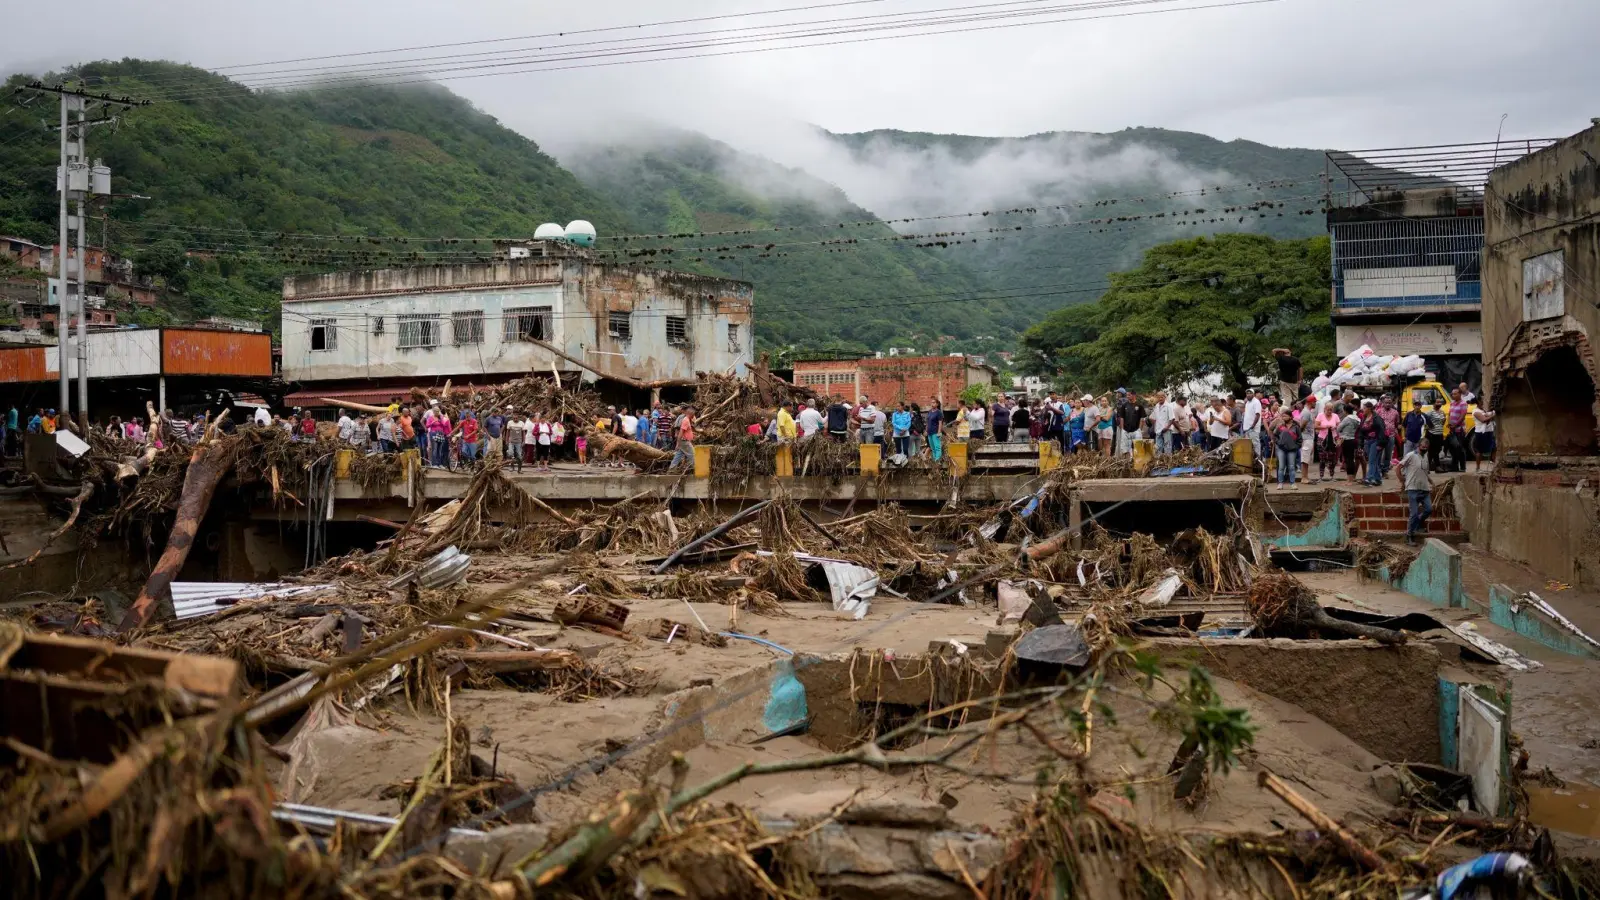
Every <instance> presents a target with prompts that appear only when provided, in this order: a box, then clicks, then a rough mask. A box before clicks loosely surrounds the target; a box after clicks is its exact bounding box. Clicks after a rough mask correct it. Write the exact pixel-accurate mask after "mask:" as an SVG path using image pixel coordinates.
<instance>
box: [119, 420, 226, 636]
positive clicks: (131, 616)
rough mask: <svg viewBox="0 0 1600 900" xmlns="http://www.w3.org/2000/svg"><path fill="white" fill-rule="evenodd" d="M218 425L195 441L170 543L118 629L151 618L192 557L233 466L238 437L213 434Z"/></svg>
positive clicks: (121, 629) (135, 625)
mask: <svg viewBox="0 0 1600 900" xmlns="http://www.w3.org/2000/svg"><path fill="white" fill-rule="evenodd" d="M226 415H227V413H226V412H224V413H222V415H219V416H218V417H217V420H218V421H221V419H222V416H226ZM215 428H216V425H215V423H213V424H212V426H211V428H210V430H208V431H207V433H206V436H205V437H204V438H202V439H201V440H200V443H198V444H196V445H195V448H194V452H193V453H191V454H189V468H188V469H187V470H186V471H185V472H184V473H183V493H182V494H180V495H179V498H178V516H177V519H176V520H175V521H174V522H173V523H172V532H171V533H170V534H169V535H167V547H166V549H165V550H163V551H162V552H161V558H160V559H158V560H156V565H155V568H154V569H153V570H151V572H150V578H149V580H148V581H146V582H145V584H144V588H143V589H142V590H140V591H139V597H138V599H136V600H134V601H133V605H132V606H130V607H128V614H127V615H126V616H123V618H122V623H121V624H120V625H119V626H118V630H119V631H129V630H131V629H134V628H138V627H139V626H141V625H143V624H144V623H145V622H147V621H149V619H150V615H151V613H152V612H154V611H155V605H156V603H157V602H158V601H159V600H160V599H161V598H162V597H166V596H170V595H171V593H172V581H173V579H175V578H177V577H178V571H179V570H180V569H182V568H183V564H184V563H185V562H186V561H188V559H189V551H190V550H191V549H193V548H194V539H195V535H196V534H198V533H199V531H200V522H201V520H202V519H204V518H205V516H206V512H207V511H208V510H210V508H211V498H212V497H213V496H214V495H215V494H216V492H217V485H219V484H221V483H222V478H223V476H224V475H227V474H228V470H229V469H231V468H232V467H233V456H234V451H235V449H236V448H237V445H238V441H239V439H238V438H237V437H226V438H220V439H218V438H217V437H216V436H215V434H214V431H215Z"/></svg>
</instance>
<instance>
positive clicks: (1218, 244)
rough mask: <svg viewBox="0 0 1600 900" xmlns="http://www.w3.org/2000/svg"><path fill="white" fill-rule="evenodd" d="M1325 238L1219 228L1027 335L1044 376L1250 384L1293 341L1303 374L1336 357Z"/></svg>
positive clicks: (1167, 248)
mask: <svg viewBox="0 0 1600 900" xmlns="http://www.w3.org/2000/svg"><path fill="white" fill-rule="evenodd" d="M1328 253H1329V249H1328V239H1327V238H1325V237H1316V238H1307V239H1303V240H1279V239H1275V238H1270V237H1266V236H1264V235H1258V234H1221V235H1216V236H1214V237H1202V238H1194V239H1192V240H1182V241H1173V242H1171V243H1168V244H1162V245H1160V246H1158V247H1155V248H1152V249H1151V250H1149V251H1148V252H1146V253H1145V255H1144V261H1143V262H1142V263H1141V264H1140V265H1139V267H1138V268H1136V269H1132V270H1130V271H1127V272H1118V273H1115V274H1113V275H1112V276H1111V278H1110V280H1111V287H1110V289H1109V290H1107V291H1106V293H1105V294H1103V295H1102V296H1101V297H1100V299H1099V300H1098V301H1096V302H1094V303H1090V304H1080V305H1078V306H1069V307H1066V308H1064V309H1060V310H1057V311H1056V312H1054V313H1052V314H1050V315H1049V316H1048V317H1046V318H1045V319H1044V320H1043V321H1041V322H1039V323H1038V324H1037V325H1034V326H1033V327H1032V328H1030V329H1029V330H1028V331H1027V333H1026V334H1025V335H1024V336H1023V346H1024V357H1025V362H1026V364H1027V366H1028V367H1029V368H1030V369H1031V370H1033V371H1035V372H1037V373H1040V374H1048V375H1052V376H1057V377H1062V376H1065V377H1068V378H1071V379H1074V380H1086V381H1088V382H1091V383H1094V384H1098V385H1102V386H1106V385H1113V384H1119V385H1128V386H1130V387H1141V388H1148V387H1152V386H1155V385H1160V384H1171V383H1177V382H1182V381H1187V380H1190V379H1193V378H1198V377H1202V376H1205V375H1209V374H1220V375H1221V376H1222V378H1223V381H1224V383H1226V384H1228V385H1231V386H1232V387H1233V389H1234V390H1237V391H1243V390H1244V388H1245V387H1246V386H1247V385H1248V384H1249V380H1250V379H1251V378H1252V377H1259V376H1265V375H1269V374H1270V373H1271V372H1272V371H1273V364H1272V349H1273V348H1274V347H1290V348H1292V349H1293V350H1294V351H1295V353H1296V354H1297V355H1298V356H1299V357H1300V359H1301V361H1302V362H1303V363H1304V364H1305V367H1306V370H1307V371H1316V370H1317V369H1321V368H1329V367H1331V366H1332V364H1333V360H1334V350H1333V324H1332V322H1331V320H1330V319H1329V304H1330V302H1331V300H1330V293H1329V281H1328V266H1329V258H1328Z"/></svg>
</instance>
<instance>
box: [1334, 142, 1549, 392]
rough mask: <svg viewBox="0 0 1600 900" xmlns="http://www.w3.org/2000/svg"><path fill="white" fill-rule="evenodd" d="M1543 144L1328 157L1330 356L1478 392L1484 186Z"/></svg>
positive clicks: (1397, 150) (1341, 153) (1481, 343)
mask: <svg viewBox="0 0 1600 900" xmlns="http://www.w3.org/2000/svg"><path fill="white" fill-rule="evenodd" d="M1545 143H1547V142H1543V141H1503V142H1486V143H1481V144H1457V145H1448V146H1435V147H1402V148H1390V149H1384V150H1366V151H1351V152H1344V151H1337V152H1330V153H1329V154H1327V159H1328V175H1329V200H1330V204H1329V209H1328V213H1327V221H1328V233H1329V235H1330V236H1331V238H1332V253H1333V270H1332V277H1333V324H1334V336H1335V343H1336V349H1337V351H1338V353H1339V355H1340V356H1344V355H1345V354H1347V353H1350V352H1351V351H1353V350H1355V349H1357V348H1358V347H1360V346H1362V345H1363V344H1365V345H1367V346H1370V347H1371V348H1372V349H1373V350H1374V351H1376V352H1377V353H1378V354H1380V355H1387V356H1408V355H1413V354H1414V355H1417V356H1421V357H1423V358H1424V359H1425V360H1426V361H1427V363H1428V371H1430V372H1432V373H1433V374H1434V375H1436V376H1437V377H1438V379H1439V380H1440V381H1441V382H1443V383H1445V384H1449V385H1454V384H1458V383H1460V382H1463V381H1464V382H1466V383H1467V384H1468V386H1469V387H1470V388H1472V390H1474V391H1480V390H1481V388H1480V384H1481V380H1482V358H1483V352H1484V340H1483V338H1484V335H1483V322H1482V311H1483V247H1484V191H1483V187H1484V183H1485V181H1486V180H1487V177H1488V173H1489V171H1490V170H1491V169H1492V168H1493V167H1494V165H1496V164H1497V163H1501V162H1506V161H1509V160H1511V159H1515V158H1516V157H1518V156H1521V155H1523V154H1525V153H1527V152H1529V151H1530V150H1532V149H1535V148H1536V147H1538V146H1543V145H1544V144H1545Z"/></svg>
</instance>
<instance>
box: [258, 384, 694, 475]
mask: <svg viewBox="0 0 1600 900" xmlns="http://www.w3.org/2000/svg"><path fill="white" fill-rule="evenodd" d="M695 415H696V411H695V408H694V407H693V406H692V405H689V404H684V405H681V406H677V407H673V406H671V405H669V404H664V403H659V402H658V403H655V404H652V406H651V407H650V408H641V409H638V410H630V409H626V408H624V409H623V410H622V411H620V412H619V411H618V410H617V408H616V407H615V406H610V407H607V408H606V413H605V415H604V416H602V417H600V418H599V419H597V420H596V421H593V422H587V421H578V420H577V419H576V418H575V417H573V416H561V415H556V414H553V413H545V412H543V411H538V410H534V411H526V410H519V409H517V408H516V407H515V406H513V405H510V404H507V405H504V406H490V407H487V408H485V409H484V410H483V415H482V416H481V417H480V416H479V414H478V411H476V410H473V409H471V408H467V409H462V410H460V411H459V413H458V414H457V415H456V417H455V418H454V419H452V418H451V416H450V414H449V412H447V411H446V410H444V409H442V408H441V407H440V406H439V401H437V400H430V401H428V402H427V403H426V404H424V403H411V404H402V403H401V402H400V400H399V399H398V398H396V399H394V400H391V401H390V403H389V405H388V407H387V408H385V409H384V410H383V411H382V412H379V413H376V414H373V415H368V416H362V417H357V416H354V415H352V414H351V411H350V410H348V409H344V410H341V411H340V414H339V420H338V423H337V425H336V426H335V427H336V429H337V432H336V433H337V437H338V439H339V440H340V441H341V442H343V443H346V444H349V445H350V446H351V447H352V448H354V449H357V450H361V451H365V452H371V453H395V452H398V451H401V450H409V449H413V448H414V449H416V450H417V451H418V453H420V454H421V456H422V460H423V463H424V465H426V466H428V467H430V468H439V469H457V468H470V467H472V466H474V465H476V464H478V463H480V462H482V461H483V460H487V459H499V460H503V461H504V463H505V465H507V466H508V467H510V468H512V469H513V470H514V471H517V472H521V471H523V469H524V467H528V468H531V469H533V470H534V471H549V470H550V467H551V464H552V463H553V462H556V461H575V462H577V463H579V464H580V465H607V466H610V465H624V464H623V463H620V462H614V461H601V460H599V459H591V458H590V453H589V436H588V435H589V434H590V433H592V432H597V433H603V434H612V435H616V436H618V437H622V438H626V439H628V440H632V441H638V442H640V443H643V444H648V445H650V446H652V447H656V448H658V449H662V450H672V451H673V453H674V455H673V460H672V466H673V467H674V468H676V467H679V466H684V465H692V464H693V460H694V430H695ZM277 421H278V422H279V423H280V425H281V426H282V427H283V428H285V429H287V430H289V431H290V432H291V433H292V434H294V435H295V436H296V437H298V438H301V439H306V440H311V439H314V438H315V435H316V434H317V422H316V419H315V418H313V417H312V415H311V412H310V411H309V410H295V411H294V412H293V413H292V414H291V415H290V416H287V417H284V418H281V419H278V420H277Z"/></svg>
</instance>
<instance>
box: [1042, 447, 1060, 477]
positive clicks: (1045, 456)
mask: <svg viewBox="0 0 1600 900" xmlns="http://www.w3.org/2000/svg"><path fill="white" fill-rule="evenodd" d="M1060 447H1061V445H1060V444H1057V443H1056V442H1055V441H1040V442H1039V471H1041V472H1049V471H1051V470H1053V469H1055V467H1056V466H1059V465H1061V454H1060V453H1058V452H1056V451H1057V450H1059V449H1060Z"/></svg>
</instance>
